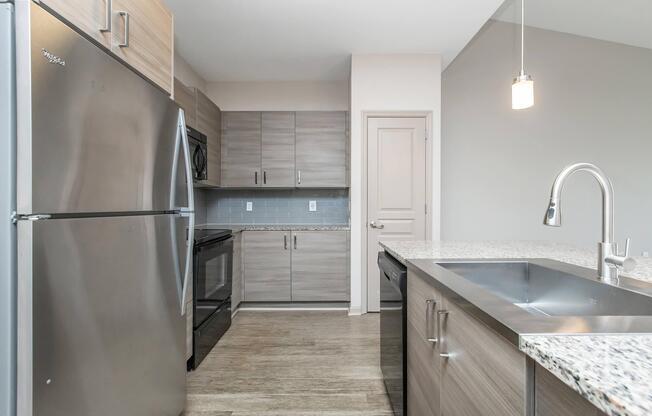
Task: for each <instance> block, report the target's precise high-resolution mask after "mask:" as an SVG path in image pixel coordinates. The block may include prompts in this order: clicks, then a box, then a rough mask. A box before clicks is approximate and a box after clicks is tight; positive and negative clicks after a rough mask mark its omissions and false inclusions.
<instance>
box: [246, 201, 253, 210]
mask: <svg viewBox="0 0 652 416" xmlns="http://www.w3.org/2000/svg"><path fill="white" fill-rule="evenodd" d="M253 210H254V203H253V202H251V201H247V211H253Z"/></svg>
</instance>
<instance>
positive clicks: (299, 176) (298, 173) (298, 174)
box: [297, 169, 301, 185]
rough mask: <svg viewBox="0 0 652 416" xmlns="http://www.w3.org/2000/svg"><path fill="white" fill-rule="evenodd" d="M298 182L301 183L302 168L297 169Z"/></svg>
mask: <svg viewBox="0 0 652 416" xmlns="http://www.w3.org/2000/svg"><path fill="white" fill-rule="evenodd" d="M297 184H298V185H301V169H299V170H297Z"/></svg>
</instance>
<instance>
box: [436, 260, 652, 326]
mask: <svg viewBox="0 0 652 416" xmlns="http://www.w3.org/2000/svg"><path fill="white" fill-rule="evenodd" d="M437 264H438V265H439V266H441V267H443V268H445V269H447V270H449V271H451V272H453V273H455V274H457V275H459V276H462V277H463V278H465V279H466V280H468V281H470V282H472V283H474V284H476V285H478V286H481V287H482V288H483V289H485V290H487V291H489V292H491V293H493V294H494V295H496V296H498V297H500V298H502V299H504V300H506V301H508V302H510V303H512V304H514V305H516V306H518V307H520V308H521V309H524V310H525V311H527V312H528V313H530V314H532V315H537V316H652V297H651V296H648V295H646V294H642V293H638V292H636V291H634V290H630V289H627V288H623V287H620V286H613V285H609V284H605V283H603V282H600V281H597V280H593V279H591V278H587V277H586V276H584V277H583V276H579V275H575V274H572V273H569V272H566V271H564V270H559V269H556V268H550V267H545V266H543V265H541V264H535V263H532V262H528V261H509V262H498V261H492V262H482V261H474V262H438V263H437Z"/></svg>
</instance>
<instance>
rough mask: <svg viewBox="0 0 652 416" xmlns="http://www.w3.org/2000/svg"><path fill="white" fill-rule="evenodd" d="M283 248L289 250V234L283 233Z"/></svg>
mask: <svg viewBox="0 0 652 416" xmlns="http://www.w3.org/2000/svg"><path fill="white" fill-rule="evenodd" d="M283 249H284V250H287V249H288V235H287V234H283Z"/></svg>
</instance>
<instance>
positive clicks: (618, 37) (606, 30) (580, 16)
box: [494, 0, 652, 49]
mask: <svg viewBox="0 0 652 416" xmlns="http://www.w3.org/2000/svg"><path fill="white" fill-rule="evenodd" d="M520 4H521V2H520V0H507V1H506V2H505V4H504V5H503V6H502V7H501V8H500V9H499V10H498V11H497V12H496V15H495V16H494V19H496V20H502V21H505V22H513V23H520V21H521V6H520ZM525 24H526V25H527V26H534V27H538V28H542V29H549V30H555V31H557V32H565V33H571V34H574V35H579V36H586V37H589V38H595V39H601V40H607V41H611V42H618V43H624V44H626V45H632V46H639V47H642V48H649V49H652V0H526V1H525Z"/></svg>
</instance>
